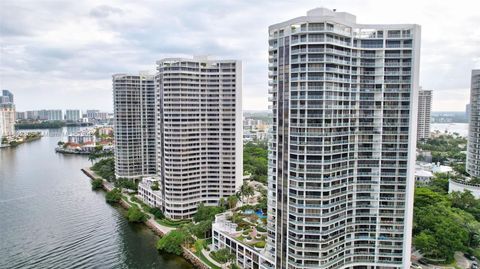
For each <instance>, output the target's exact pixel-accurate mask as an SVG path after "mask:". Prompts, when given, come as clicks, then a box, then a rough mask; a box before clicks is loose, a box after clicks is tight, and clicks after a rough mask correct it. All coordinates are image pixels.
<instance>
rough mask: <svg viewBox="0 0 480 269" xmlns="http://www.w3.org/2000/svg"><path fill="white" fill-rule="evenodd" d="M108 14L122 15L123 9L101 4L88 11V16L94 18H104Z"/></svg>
mask: <svg viewBox="0 0 480 269" xmlns="http://www.w3.org/2000/svg"><path fill="white" fill-rule="evenodd" d="M110 15H123V10H121V9H119V8H115V7H111V6H107V5H101V6H97V7H95V8H93V9H92V10H91V11H90V16H92V17H95V18H106V17H108V16H110Z"/></svg>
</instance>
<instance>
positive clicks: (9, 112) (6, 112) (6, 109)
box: [0, 103, 16, 144]
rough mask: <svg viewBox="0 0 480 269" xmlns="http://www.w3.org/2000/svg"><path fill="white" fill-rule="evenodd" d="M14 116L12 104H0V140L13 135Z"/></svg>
mask: <svg viewBox="0 0 480 269" xmlns="http://www.w3.org/2000/svg"><path fill="white" fill-rule="evenodd" d="M15 116H16V114H15V105H13V104H12V103H3V104H0V139H3V138H4V137H9V136H13V135H14V134H15ZM0 144H1V141H0Z"/></svg>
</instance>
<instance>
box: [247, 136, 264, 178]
mask: <svg viewBox="0 0 480 269" xmlns="http://www.w3.org/2000/svg"><path fill="white" fill-rule="evenodd" d="M243 171H244V174H250V175H251V178H252V180H255V181H258V182H261V183H264V184H266V183H267V171H268V150H267V143H265V142H258V143H253V142H248V143H246V144H244V145H243Z"/></svg>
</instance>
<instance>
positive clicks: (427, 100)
mask: <svg viewBox="0 0 480 269" xmlns="http://www.w3.org/2000/svg"><path fill="white" fill-rule="evenodd" d="M431 114H432V91H431V90H424V89H422V88H420V90H419V91H418V119H417V140H425V139H428V138H430V126H431Z"/></svg>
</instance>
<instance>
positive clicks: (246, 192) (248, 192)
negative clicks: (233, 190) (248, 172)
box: [240, 182, 255, 202]
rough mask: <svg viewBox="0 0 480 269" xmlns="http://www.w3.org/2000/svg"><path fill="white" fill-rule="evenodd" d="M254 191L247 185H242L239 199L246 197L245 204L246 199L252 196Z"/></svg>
mask: <svg viewBox="0 0 480 269" xmlns="http://www.w3.org/2000/svg"><path fill="white" fill-rule="evenodd" d="M254 193H255V192H254V190H253V188H252V186H250V185H248V184H247V183H246V182H244V183H243V185H242V187H241V188H240V195H241V197H247V202H248V198H249V197H250V196H252V195H253V194H254Z"/></svg>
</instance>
